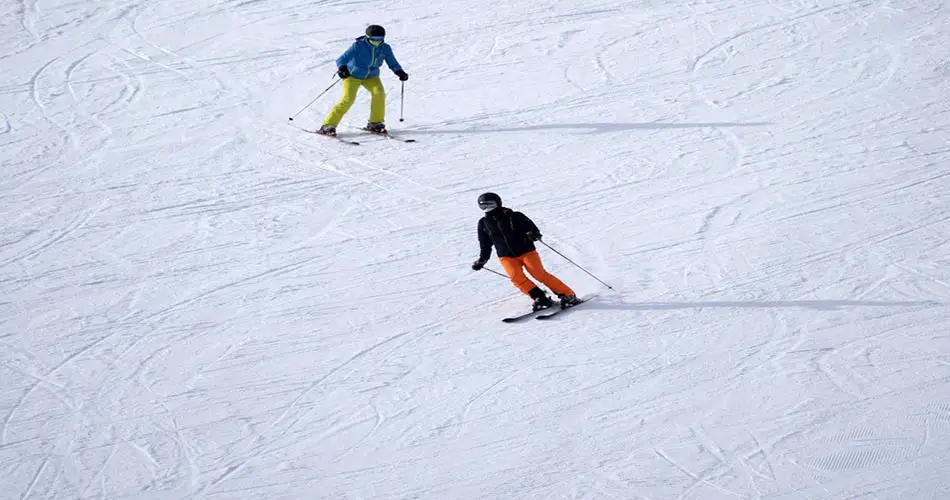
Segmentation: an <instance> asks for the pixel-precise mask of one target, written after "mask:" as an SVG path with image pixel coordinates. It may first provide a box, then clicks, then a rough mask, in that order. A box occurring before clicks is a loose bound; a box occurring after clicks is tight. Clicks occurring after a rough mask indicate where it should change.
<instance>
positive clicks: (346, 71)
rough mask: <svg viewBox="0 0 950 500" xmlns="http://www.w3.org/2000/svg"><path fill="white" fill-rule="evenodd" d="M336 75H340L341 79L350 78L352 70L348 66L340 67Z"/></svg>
mask: <svg viewBox="0 0 950 500" xmlns="http://www.w3.org/2000/svg"><path fill="white" fill-rule="evenodd" d="M336 74H338V75H340V78H341V79H342V78H349V77H350V68H347V67H346V66H340V67H339V68H337V69H336Z"/></svg>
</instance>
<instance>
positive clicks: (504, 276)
mask: <svg viewBox="0 0 950 500" xmlns="http://www.w3.org/2000/svg"><path fill="white" fill-rule="evenodd" d="M482 269H484V270H486V271H488V272H490V273H492V274H497V275H498V276H501V277H502V278H505V279H508V276H506V275H504V274H501V273H499V272H498V271H496V270H494V269H491V268H488V267H483V268H482Z"/></svg>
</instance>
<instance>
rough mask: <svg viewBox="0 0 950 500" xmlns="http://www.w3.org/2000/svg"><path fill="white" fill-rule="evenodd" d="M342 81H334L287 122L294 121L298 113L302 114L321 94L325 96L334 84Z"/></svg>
mask: <svg viewBox="0 0 950 500" xmlns="http://www.w3.org/2000/svg"><path fill="white" fill-rule="evenodd" d="M342 81H343V79H342V78H341V79H339V80H336V81H334V82H333V83H331V84H330V86H329V87H327V89H326V90H324V91H323V92H320V95H318V96H317V97H314V98H313V100H312V101H310V104H307V105H306V106H304V107H303V108H302V109H301V110H300V111H298V112H297V113H296V114H294V116H291V117H290V118H288V120H290V121H294V118H295V117H296V116H297V115H299V114H300V113H303V112H304V111H305V110H306V109H307V108H309V107H310V106H313V103H315V102H317V99H319V98H321V97H323V94H326V93H327V92H329V91H330V89H332V88H333V86H334V85H336V84H338V83H340V82H342Z"/></svg>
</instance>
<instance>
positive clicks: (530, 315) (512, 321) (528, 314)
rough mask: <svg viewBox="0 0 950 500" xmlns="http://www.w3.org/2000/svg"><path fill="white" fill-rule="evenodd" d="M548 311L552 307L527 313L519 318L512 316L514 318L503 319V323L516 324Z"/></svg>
mask: <svg viewBox="0 0 950 500" xmlns="http://www.w3.org/2000/svg"><path fill="white" fill-rule="evenodd" d="M548 309H550V307H545V308H544V309H539V310H537V311H531V312H526V313H524V314H520V315H518V316H512V317H510V318H504V319H502V321H504V322H505V323H515V322H517V321H521V320H525V319H528V318H530V317H532V316H534V315H535V314H539V313H542V312H544V311H547V310H548Z"/></svg>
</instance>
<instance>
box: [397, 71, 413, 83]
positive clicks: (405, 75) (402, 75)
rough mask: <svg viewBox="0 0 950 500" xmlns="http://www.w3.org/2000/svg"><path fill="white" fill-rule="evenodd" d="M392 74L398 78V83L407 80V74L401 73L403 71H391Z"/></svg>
mask: <svg viewBox="0 0 950 500" xmlns="http://www.w3.org/2000/svg"><path fill="white" fill-rule="evenodd" d="M393 73H396V76H398V77H399V80H400V81H403V82H404V81H406V80H408V79H409V74H408V73H406V72H405V71H403V70H399V71H393Z"/></svg>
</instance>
